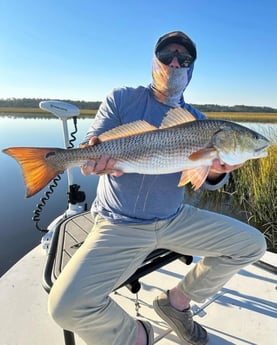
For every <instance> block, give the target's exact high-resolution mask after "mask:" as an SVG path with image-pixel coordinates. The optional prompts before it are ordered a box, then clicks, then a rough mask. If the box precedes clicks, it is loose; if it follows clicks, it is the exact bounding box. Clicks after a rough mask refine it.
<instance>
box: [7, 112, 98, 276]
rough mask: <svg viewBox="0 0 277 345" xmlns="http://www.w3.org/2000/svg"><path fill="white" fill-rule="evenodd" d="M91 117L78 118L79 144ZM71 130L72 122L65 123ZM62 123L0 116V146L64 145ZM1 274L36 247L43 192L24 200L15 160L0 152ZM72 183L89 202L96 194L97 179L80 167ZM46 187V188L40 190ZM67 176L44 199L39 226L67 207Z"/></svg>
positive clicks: (77, 139) (38, 238) (63, 176)
mask: <svg viewBox="0 0 277 345" xmlns="http://www.w3.org/2000/svg"><path fill="white" fill-rule="evenodd" d="M90 122H91V119H79V121H78V133H77V135H76V143H77V144H78V143H79V142H80V141H81V139H82V137H83V136H84V134H85V131H86V130H87V128H88V126H89V124H90ZM68 125H69V130H70V131H71V130H72V131H73V130H74V127H73V123H72V124H71V121H70V122H69V123H68ZM63 145H64V144H63V136H62V124H61V121H60V120H58V119H55V118H51V119H50V118H43V119H42V118H39V119H38V118H36V119H34V118H30V117H28V118H22V117H20V118H19V117H15V116H13V115H12V114H11V115H10V116H5V117H0V148H1V150H2V149H3V148H6V147H9V146H56V147H63ZM0 164H1V169H0V190H1V193H0V219H1V226H0V276H1V275H2V274H3V273H4V272H5V271H6V270H7V269H9V268H10V267H11V266H12V265H13V264H14V263H15V262H16V261H18V260H19V259H20V258H21V257H22V256H23V255H24V254H25V253H27V252H28V251H29V250H30V249H32V248H33V247H34V246H36V245H37V244H38V243H39V242H40V239H41V236H42V234H41V233H40V232H39V231H37V230H36V228H35V224H34V222H33V221H32V216H33V210H34V209H35V207H36V205H37V203H38V202H39V200H40V198H41V197H42V196H43V192H40V193H39V194H38V195H35V196H34V197H32V198H29V199H26V198H25V197H24V195H25V186H24V183H23V178H22V175H21V171H20V168H19V166H18V164H17V163H16V161H15V160H14V159H12V158H10V157H9V156H7V155H5V154H3V153H2V152H1V153H0ZM73 171H74V182H75V183H77V184H80V185H81V190H85V191H86V195H87V200H86V201H87V203H88V204H89V205H90V204H91V201H92V199H93V198H94V196H95V188H96V184H97V180H98V178H97V177H95V176H89V177H84V176H82V174H81V173H80V171H79V168H75V169H74V170H73ZM45 190H47V187H46V188H45V189H44V190H43V191H45ZM66 192H67V176H66V174H63V175H62V179H61V181H60V182H59V185H58V187H57V188H56V189H55V192H54V194H53V195H52V196H51V198H50V200H49V201H48V202H47V204H46V206H45V208H44V209H43V211H42V214H41V223H40V225H41V227H47V225H48V224H49V223H50V222H51V221H52V220H53V218H55V217H56V216H58V215H59V214H61V213H63V212H64V210H65V209H66V206H67V194H66Z"/></svg>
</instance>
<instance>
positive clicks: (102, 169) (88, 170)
mask: <svg viewBox="0 0 277 345" xmlns="http://www.w3.org/2000/svg"><path fill="white" fill-rule="evenodd" d="M97 140H98V138H97V137H96V136H94V137H92V138H91V139H90V141H89V145H95V143H96V142H97ZM115 163H116V161H115V160H114V159H112V158H110V157H109V156H108V155H103V156H102V157H101V158H100V159H99V161H98V162H95V161H93V160H89V161H87V162H86V163H85V164H83V165H82V166H81V172H82V174H83V175H85V176H87V175H90V174H96V175H104V174H110V175H113V176H121V175H123V171H121V170H115V169H114V165H115Z"/></svg>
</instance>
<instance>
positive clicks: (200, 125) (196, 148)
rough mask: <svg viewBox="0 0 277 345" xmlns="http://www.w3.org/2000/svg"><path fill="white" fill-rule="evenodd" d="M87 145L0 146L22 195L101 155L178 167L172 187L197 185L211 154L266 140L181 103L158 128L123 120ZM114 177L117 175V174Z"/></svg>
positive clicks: (122, 166)
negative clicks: (18, 176) (17, 172)
mask: <svg viewBox="0 0 277 345" xmlns="http://www.w3.org/2000/svg"><path fill="white" fill-rule="evenodd" d="M98 139H99V140H98V142H97V143H96V144H95V145H93V146H91V145H90V146H89V145H88V146H85V147H81V148H73V149H61V148H53V147H48V148H46V147H42V148H39V147H34V148H31V147H11V148H6V149H4V150H3V152H4V153H6V154H8V155H10V156H12V157H13V158H15V159H16V160H17V162H18V163H19V165H20V166H21V169H22V173H23V177H24V181H25V185H26V197H31V196H33V195H34V194H36V193H37V192H39V191H40V190H41V189H42V188H44V187H45V186H46V185H47V184H48V183H49V182H50V181H51V180H52V179H53V178H54V177H55V176H56V175H58V174H61V173H63V172H64V171H65V170H66V169H67V168H69V167H72V166H80V165H82V164H84V163H85V162H86V161H88V160H94V161H98V160H99V159H100V157H101V156H102V155H103V154H105V155H108V156H110V157H112V158H113V159H115V160H116V164H115V166H114V169H117V170H122V171H123V172H124V173H139V174H150V175H152V174H155V175H156V174H170V173H175V172H182V174H181V178H180V181H179V184H178V186H184V185H185V184H187V183H189V182H191V184H192V186H193V188H194V189H195V190H196V189H198V188H200V187H201V185H202V184H203V183H204V181H205V179H206V178H207V175H208V173H209V170H210V166H211V164H212V162H213V160H214V159H219V160H220V161H221V162H222V163H226V164H229V165H235V164H241V163H244V162H245V161H247V160H249V159H255V158H260V157H265V156H266V155H267V152H266V151H265V149H266V148H268V147H269V145H270V142H269V140H268V139H267V138H265V137H264V136H263V135H261V134H259V133H256V132H255V131H253V130H251V129H249V128H246V127H244V126H242V125H239V124H236V123H233V122H230V121H225V120H195V118H194V117H193V116H192V115H191V114H190V113H189V112H188V111H187V110H184V109H182V108H174V109H171V110H170V111H169V112H168V113H167V114H166V116H165V118H164V120H163V122H162V124H161V126H160V127H159V128H157V127H155V126H153V125H151V124H149V123H148V122H146V121H142V120H140V121H135V122H131V123H129V124H124V125H122V126H119V127H117V128H114V129H112V130H110V131H107V132H105V133H103V134H101V135H100V136H99V137H98ZM119 178H120V177H119Z"/></svg>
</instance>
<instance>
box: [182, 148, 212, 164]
mask: <svg viewBox="0 0 277 345" xmlns="http://www.w3.org/2000/svg"><path fill="white" fill-rule="evenodd" d="M217 156H218V154H217V150H216V149H214V148H213V147H208V148H204V149H201V150H198V151H195V152H193V153H192V154H191V155H190V156H189V159H190V160H192V161H198V160H201V159H213V158H216V157H217Z"/></svg>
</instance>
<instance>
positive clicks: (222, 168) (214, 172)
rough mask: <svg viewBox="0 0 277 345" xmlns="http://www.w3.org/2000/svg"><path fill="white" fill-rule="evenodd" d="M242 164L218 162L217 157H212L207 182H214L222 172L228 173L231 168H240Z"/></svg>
mask: <svg viewBox="0 0 277 345" xmlns="http://www.w3.org/2000/svg"><path fill="white" fill-rule="evenodd" d="M242 166H243V164H235V165H228V164H226V163H224V164H222V163H220V160H219V159H214V160H213V164H212V165H211V168H210V171H209V174H208V177H207V179H208V181H209V182H212V183H216V182H217V180H218V179H219V178H220V176H221V175H222V174H227V173H230V172H232V171H233V170H236V169H238V168H241V167H242Z"/></svg>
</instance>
